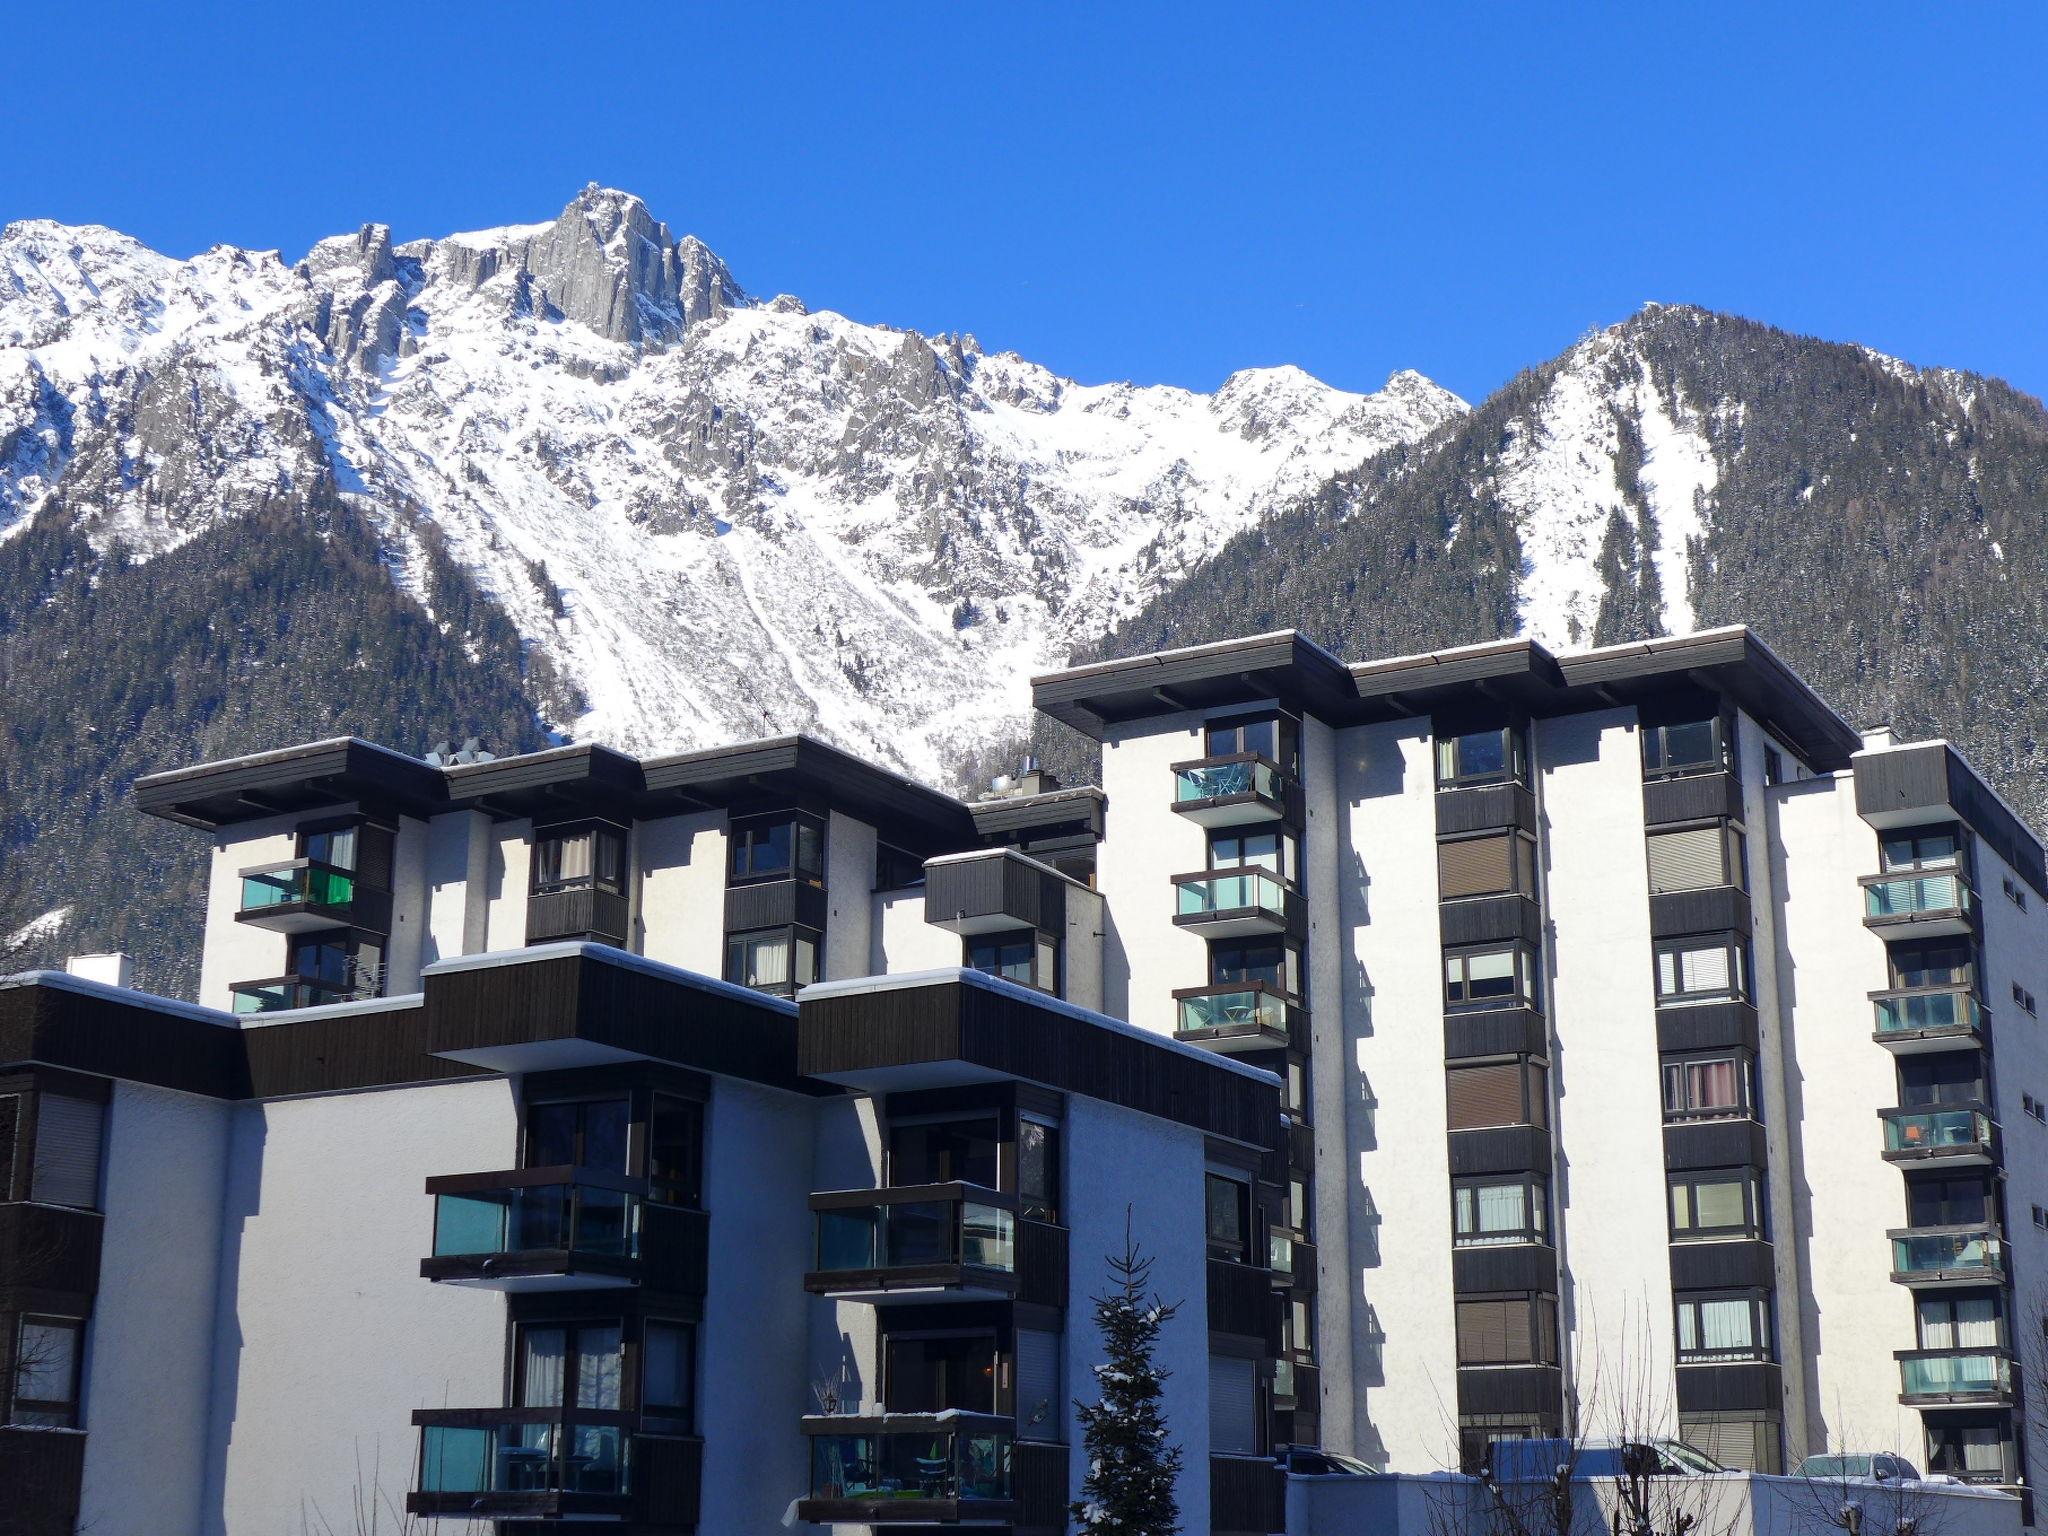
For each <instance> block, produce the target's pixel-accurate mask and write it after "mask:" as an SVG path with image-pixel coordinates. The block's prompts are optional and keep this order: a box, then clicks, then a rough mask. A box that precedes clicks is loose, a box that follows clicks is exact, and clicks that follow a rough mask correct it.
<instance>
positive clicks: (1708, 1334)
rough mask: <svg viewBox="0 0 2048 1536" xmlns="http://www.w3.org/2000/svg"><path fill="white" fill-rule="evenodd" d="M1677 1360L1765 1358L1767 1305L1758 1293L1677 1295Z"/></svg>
mask: <svg viewBox="0 0 2048 1536" xmlns="http://www.w3.org/2000/svg"><path fill="white" fill-rule="evenodd" d="M1676 1304H1677V1308H1678V1358H1679V1359H1681V1360H1690V1361H1707V1360H1762V1359H1765V1358H1768V1356H1769V1353H1770V1351H1769V1341H1768V1338H1767V1331H1766V1321H1767V1318H1766V1307H1767V1303H1766V1301H1765V1300H1764V1298H1763V1296H1762V1295H1761V1293H1757V1292H1743V1293H1741V1294H1738V1295H1728V1296H1680V1297H1678V1298H1677V1303H1676Z"/></svg>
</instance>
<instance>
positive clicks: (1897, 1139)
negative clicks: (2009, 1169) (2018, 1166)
mask: <svg viewBox="0 0 2048 1536" xmlns="http://www.w3.org/2000/svg"><path fill="white" fill-rule="evenodd" d="M1990 1145H1991V1117H1990V1116H1989V1115H1987V1114H1985V1113H1984V1111H1983V1110H1981V1109H1927V1110H1901V1111H1898V1112H1896V1113H1893V1114H1888V1115H1886V1116H1885V1117H1884V1149H1885V1151H1887V1152H1937V1151H1942V1150H1944V1149H1949V1148H1956V1147H1988V1146H1990Z"/></svg>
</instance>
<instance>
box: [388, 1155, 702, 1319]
mask: <svg viewBox="0 0 2048 1536" xmlns="http://www.w3.org/2000/svg"><path fill="white" fill-rule="evenodd" d="M646 1190H647V1185H646V1183H645V1181H644V1180H639V1179H628V1178H622V1177H620V1176H618V1175H615V1174H606V1173H600V1172H597V1171H596V1170H593V1169H587V1168H513V1169H508V1170H505V1171H502V1172H497V1173H457V1174H444V1175H442V1176H440V1177H437V1178H431V1179H428V1180H427V1193H429V1194H430V1195H432V1196H433V1197H434V1251H433V1255H432V1257H430V1258H426V1259H422V1260H421V1261H420V1273H421V1275H423V1276H425V1277H426V1278H427V1279H429V1280H435V1281H439V1282H441V1283H443V1284H447V1285H466V1286H473V1287H476V1288H478V1289H482V1290H494V1291H566V1290H602V1289H610V1288H615V1287H621V1286H634V1285H642V1284H652V1285H657V1286H659V1287H660V1288H661V1289H663V1290H669V1291H681V1292H684V1293H697V1294H701V1293H702V1292H703V1289H704V1266H705V1252H706V1225H707V1219H706V1217H705V1215H704V1213H703V1212H702V1211H694V1210H686V1209H684V1208H682V1207H679V1206H671V1205H663V1204H659V1203H656V1202H651V1201H649V1200H647V1199H646Z"/></svg>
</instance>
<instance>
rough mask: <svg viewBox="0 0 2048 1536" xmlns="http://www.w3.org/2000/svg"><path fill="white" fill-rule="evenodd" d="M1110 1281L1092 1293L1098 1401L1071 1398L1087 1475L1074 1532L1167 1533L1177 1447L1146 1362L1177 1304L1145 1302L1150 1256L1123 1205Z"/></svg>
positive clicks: (1162, 1376)
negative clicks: (1098, 1341) (1099, 1348)
mask: <svg viewBox="0 0 2048 1536" xmlns="http://www.w3.org/2000/svg"><path fill="white" fill-rule="evenodd" d="M1107 1262H1108V1264H1109V1269H1110V1274H1111V1275H1112V1276H1113V1277H1114V1283H1113V1284H1112V1286H1111V1288H1110V1290H1109V1291H1108V1292H1107V1293H1106V1294H1105V1295H1101V1296H1097V1297H1096V1298H1095V1326H1096V1327H1097V1328H1098V1329H1100V1330H1101V1332H1102V1344H1103V1349H1104V1352H1105V1353H1106V1354H1107V1355H1108V1357H1109V1358H1108V1359H1107V1360H1105V1361H1104V1362H1103V1363H1102V1364H1101V1365H1098V1366H1096V1367H1094V1371H1095V1379H1096V1382H1097V1383H1098V1384H1099V1385H1100V1387H1101V1389H1102V1400H1101V1401H1100V1402H1099V1403H1096V1404H1095V1405H1094V1406H1093V1407H1091V1406H1089V1405H1088V1404H1086V1403H1082V1402H1080V1401H1078V1400H1077V1401H1076V1402H1075V1404H1074V1407H1075V1409H1076V1411H1077V1412H1078V1413H1079V1414H1080V1417H1081V1427H1082V1432H1083V1438H1084V1441H1085V1443H1086V1445H1087V1447H1088V1476H1087V1478H1086V1479H1085V1480H1084V1481H1083V1482H1082V1484H1081V1497H1080V1499H1079V1501H1078V1502H1076V1503H1075V1504H1074V1506H1073V1508H1072V1511H1071V1513H1072V1514H1073V1517H1074V1529H1075V1531H1076V1532H1077V1533H1078V1536H1173V1533H1174V1532H1176V1531H1178V1530H1179V1529H1180V1506H1179V1505H1178V1504H1177V1503H1175V1501H1174V1497H1173V1485H1174V1481H1175V1479H1177V1478H1178V1477H1179V1476H1180V1462H1181V1456H1180V1447H1179V1446H1177V1445H1168V1444H1167V1443H1166V1417H1165V1415H1164V1414H1163V1413H1161V1412H1160V1407H1159V1400H1160V1396H1161V1393H1162V1389H1163V1387H1164V1385H1165V1382H1166V1378H1167V1376H1168V1374H1170V1373H1168V1372H1165V1371H1161V1370H1159V1369H1158V1368H1157V1367H1155V1366H1154V1365H1153V1363H1152V1351H1153V1349H1154V1348H1155V1346H1157V1344H1158V1342H1159V1330H1160V1328H1161V1327H1162V1326H1163V1325H1164V1324H1165V1323H1166V1321H1167V1320H1168V1319H1169V1318H1171V1317H1172V1316H1173V1315H1174V1314H1175V1313H1176V1312H1178V1311H1179V1310H1180V1303H1179V1302H1174V1303H1173V1304H1171V1305H1168V1304H1167V1303H1166V1302H1163V1301H1161V1300H1160V1299H1159V1296H1158V1294H1157V1293H1156V1292H1155V1293H1153V1295H1152V1296H1151V1297H1150V1298H1149V1299H1148V1298H1147V1296H1146V1294H1145V1287H1146V1283H1147V1279H1148V1277H1149V1276H1150V1274H1151V1272H1152V1261H1151V1260H1150V1259H1148V1258H1146V1257H1145V1256H1144V1255H1143V1254H1142V1253H1140V1252H1139V1251H1138V1246H1137V1244H1136V1243H1135V1242H1134V1241H1133V1240H1132V1238H1131V1216H1130V1209H1129V1207H1126V1208H1125V1210H1124V1251H1123V1255H1122V1256H1121V1257H1118V1256H1117V1255H1115V1254H1110V1255H1108V1257H1107Z"/></svg>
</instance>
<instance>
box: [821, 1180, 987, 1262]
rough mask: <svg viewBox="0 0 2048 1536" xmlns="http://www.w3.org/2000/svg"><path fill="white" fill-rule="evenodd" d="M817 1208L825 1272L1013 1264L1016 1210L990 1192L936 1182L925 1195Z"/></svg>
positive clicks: (881, 1193)
mask: <svg viewBox="0 0 2048 1536" xmlns="http://www.w3.org/2000/svg"><path fill="white" fill-rule="evenodd" d="M875 1193H876V1196H877V1198H875V1199H874V1200H872V1201H863V1202H859V1203H856V1204H850V1205H839V1204H836V1203H835V1204H833V1205H830V1206H826V1207H817V1208H814V1211H813V1214H814V1216H815V1217H816V1224H817V1267H818V1271H819V1272H820V1273H825V1274H832V1273H858V1272H872V1271H876V1270H886V1269H913V1268H919V1267H923V1266H928V1265H945V1264H960V1265H967V1266H971V1267H974V1268H977V1269H994V1270H1002V1271H1006V1272H1014V1271H1015V1269H1016V1267H1017V1231H1016V1224H1017V1218H1016V1215H1015V1213H1014V1212H1012V1211H1011V1210H1009V1209H1008V1208H1007V1207H1005V1206H1003V1205H999V1204H996V1203H994V1201H993V1200H992V1199H988V1200H983V1199H976V1198H975V1197H974V1196H973V1195H972V1194H969V1193H965V1192H963V1193H961V1194H958V1195H952V1194H949V1193H942V1192H940V1191H939V1190H932V1191H931V1192H930V1193H928V1194H924V1195H923V1197H922V1198H911V1199H901V1198H898V1199H884V1198H881V1196H883V1195H885V1194H894V1193H897V1192H895V1191H880V1190H878V1191H876V1192H875Z"/></svg>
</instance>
